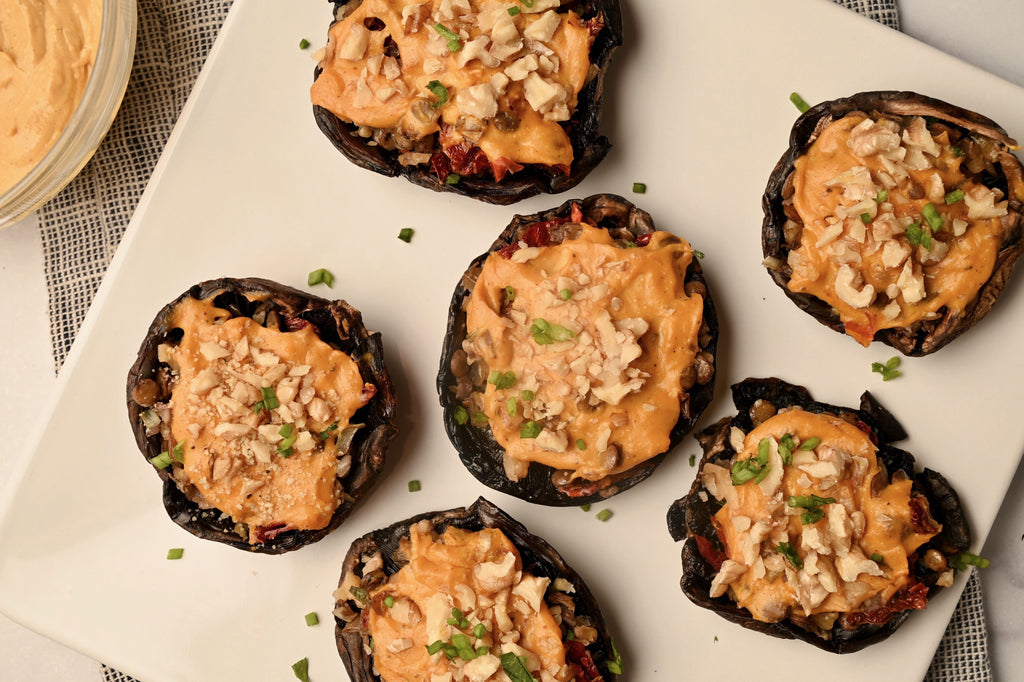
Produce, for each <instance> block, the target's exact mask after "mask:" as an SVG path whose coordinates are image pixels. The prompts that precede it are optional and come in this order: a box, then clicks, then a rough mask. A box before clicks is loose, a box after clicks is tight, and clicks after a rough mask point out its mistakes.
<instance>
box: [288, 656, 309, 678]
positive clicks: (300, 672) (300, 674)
mask: <svg viewBox="0 0 1024 682" xmlns="http://www.w3.org/2000/svg"><path fill="white" fill-rule="evenodd" d="M292 672H293V673H295V677H297V678H299V679H300V680H302V682H309V659H308V658H304V659H302V660H301V661H295V662H294V663H292Z"/></svg>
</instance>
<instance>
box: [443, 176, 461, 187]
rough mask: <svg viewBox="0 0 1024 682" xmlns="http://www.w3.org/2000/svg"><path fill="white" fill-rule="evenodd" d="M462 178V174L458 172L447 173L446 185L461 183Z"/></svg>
mask: <svg viewBox="0 0 1024 682" xmlns="http://www.w3.org/2000/svg"><path fill="white" fill-rule="evenodd" d="M461 179H462V176H461V175H459V174H458V173H449V174H448V175H446V176H445V177H444V184H446V185H457V184H459V180H461Z"/></svg>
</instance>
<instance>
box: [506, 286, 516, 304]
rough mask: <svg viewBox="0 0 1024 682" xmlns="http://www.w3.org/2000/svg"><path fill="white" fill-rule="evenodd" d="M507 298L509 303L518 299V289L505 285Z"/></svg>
mask: <svg viewBox="0 0 1024 682" xmlns="http://www.w3.org/2000/svg"><path fill="white" fill-rule="evenodd" d="M505 298H507V299H508V302H509V303H511V302H512V301H514V300H516V290H515V289H514V288H512V287H511V286H507V287H505Z"/></svg>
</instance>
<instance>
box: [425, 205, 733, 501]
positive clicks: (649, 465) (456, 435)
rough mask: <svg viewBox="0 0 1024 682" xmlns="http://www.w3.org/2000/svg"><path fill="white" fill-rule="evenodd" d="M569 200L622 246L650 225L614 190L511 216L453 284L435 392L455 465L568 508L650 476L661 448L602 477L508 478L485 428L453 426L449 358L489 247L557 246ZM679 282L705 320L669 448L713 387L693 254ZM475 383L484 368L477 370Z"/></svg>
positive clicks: (712, 336) (713, 326)
mask: <svg viewBox="0 0 1024 682" xmlns="http://www.w3.org/2000/svg"><path fill="white" fill-rule="evenodd" d="M574 206H576V207H578V209H577V210H580V211H581V212H582V216H583V220H584V221H585V222H588V223H590V224H592V225H595V226H597V227H599V228H602V229H606V230H609V231H610V232H612V234H613V236H614V237H615V239H616V240H618V241H619V242H620V243H621V244H622V246H623V247H626V246H627V245H630V246H631V245H635V244H636V240H637V238H638V237H641V236H642V235H647V234H650V233H652V232H654V231H655V226H654V220H653V218H652V217H651V215H650V214H649V213H647V212H646V211H643V210H641V209H639V208H637V207H636V206H634V205H633V204H632V203H631V202H629V201H627V200H626V199H623V198H622V197H620V196H616V195H614V194H596V195H592V196H589V197H587V198H585V199H581V200H569V201H566V202H565V203H563V204H562V205H561V206H559V207H557V208H554V209H551V210H548V211H543V212H540V213H535V214H532V215H525V216H524V215H516V216H515V217H514V218H513V219H512V222H511V223H509V225H508V227H506V228H505V230H504V231H503V232H502V233H501V234H500V235H499V236H498V238H497V239H496V240H495V241H494V243H493V244H492V245H491V247H490V249H488V251H487V252H486V253H483V254H481V255H480V256H478V257H477V258H475V259H474V260H473V261H472V263H470V265H469V267H468V268H467V269H466V272H465V274H464V275H463V276H462V279H461V281H460V282H459V284H458V285H457V286H456V287H455V292H454V294H453V295H452V300H451V304H450V306H449V308H448V328H447V332H446V334H445V340H444V345H443V347H442V351H441V363H440V368H439V370H438V376H437V391H438V395H439V397H440V401H441V406H442V408H443V410H444V424H445V430H446V431H447V433H448V438H449V439H450V440H451V442H452V444H453V445H454V446H455V449H456V450H457V451H458V453H459V457H460V458H461V460H462V463H463V464H464V465H465V466H466V468H467V469H469V471H470V473H472V474H473V476H474V477H475V478H476V479H477V480H478V481H480V482H481V483H483V484H484V485H486V486H488V487H490V488H493V489H494V490H498V491H500V492H503V493H506V494H508V495H512V496H514V497H518V498H521V499H524V500H527V501H529V502H533V503H536V504H544V505H549V506H574V505H580V504H587V503H591V502H598V501H600V500H603V499H607V498H608V497H611V496H612V495H615V494H618V493H620V492H622V491H624V490H628V489H629V488H631V487H633V486H634V485H636V484H637V483H640V482H641V481H643V480H644V479H646V478H647V477H648V476H650V475H651V474H652V473H653V472H654V469H655V468H656V467H657V466H658V465H659V464H660V463H661V462H662V460H663V459H664V458H665V456H666V454H667V452H668V451H666V452H664V453H661V454H659V455H656V456H654V457H652V458H651V459H648V460H647V461H645V462H641V463H640V464H638V465H636V466H635V467H633V468H632V469H629V470H628V471H625V472H622V473H620V474H616V475H612V476H606V477H605V478H603V479H600V480H596V481H587V480H582V479H577V480H573V481H569V482H563V481H561V480H559V482H558V483H556V482H555V481H553V479H552V477H553V476H555V477H556V478H561V477H560V476H559V473H560V472H558V471H557V470H556V469H554V468H552V467H549V466H546V465H543V464H540V463H537V462H532V463H531V464H530V467H529V471H528V473H527V475H526V476H525V477H524V478H521V479H520V480H518V481H513V480H510V479H509V478H508V477H507V476H506V475H505V469H504V465H503V456H504V452H505V451H504V448H502V447H501V445H500V444H498V442H497V441H496V440H495V439H494V437H493V436H492V434H491V430H490V428H489V427H488V426H475V425H473V423H472V420H470V421H469V422H467V423H462V424H460V423H459V421H458V419H457V418H456V414H457V410H458V409H459V408H460V407H462V400H461V398H460V397H459V396H458V395H457V389H458V386H459V383H460V377H459V376H457V375H456V372H455V371H454V370H453V364H452V361H453V358H455V356H456V353H458V352H460V351H461V349H462V343H463V341H464V340H465V339H466V334H467V329H466V311H465V304H466V301H467V299H468V298H469V295H470V293H471V292H472V287H473V285H474V283H475V281H476V277H477V274H478V273H479V272H480V269H481V268H482V267H483V263H484V261H485V260H486V259H487V257H488V256H489V255H490V253H491V252H495V251H500V250H502V249H504V248H506V247H508V246H509V245H513V244H517V243H518V242H519V241H524V242H525V243H526V244H527V245H529V246H545V245H549V244H558V243H561V242H562V241H563V239H565V237H566V235H565V234H564V233H563V232H562V231H561V230H559V227H558V226H559V225H561V224H565V223H568V222H570V221H571V217H570V216H571V215H572V213H573V210H574ZM685 283H686V286H687V287H688V290H689V289H690V288H692V289H693V290H694V291H698V292H699V293H700V294H701V295H702V296H703V298H704V313H703V315H704V319H703V320H702V323H701V327H700V338H699V339H698V346H699V347H698V354H697V362H696V363H695V364H697V365H699V366H698V367H696V368H695V376H696V380H695V382H694V385H693V386H692V387H690V388H689V389H688V390H687V391H686V394H685V396H684V399H683V402H682V404H681V405H680V412H679V418H678V420H677V421H676V423H675V426H674V427H673V428H672V431H671V434H670V443H671V444H670V447H669V450H671V449H672V448H674V447H675V446H676V445H678V444H679V443H680V442H682V440H683V438H684V437H685V436H686V434H688V433H689V432H690V431H691V430H692V429H693V426H694V424H695V423H696V422H697V420H698V419H699V418H700V415H701V414H702V413H703V411H704V410H705V409H706V408H707V406H708V405H709V404H710V402H711V399H712V397H713V395H714V385H715V353H716V350H717V346H718V335H719V326H718V316H717V313H716V311H715V304H714V301H713V300H712V297H711V293H710V290H709V289H708V286H707V282H706V281H705V278H704V273H703V271H702V269H701V266H700V262H699V259H698V258H694V259H693V260H692V262H691V264H690V267H689V269H688V270H687V273H686V282H685ZM479 374H480V375H481V385H480V386H476V388H482V385H483V383H485V382H486V379H487V376H488V372H486V371H484V372H480V373H479Z"/></svg>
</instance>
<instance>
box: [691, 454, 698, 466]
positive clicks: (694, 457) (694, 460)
mask: <svg viewBox="0 0 1024 682" xmlns="http://www.w3.org/2000/svg"><path fill="white" fill-rule="evenodd" d="M696 463H697V455H690V466H693V465H694V464H696Z"/></svg>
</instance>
